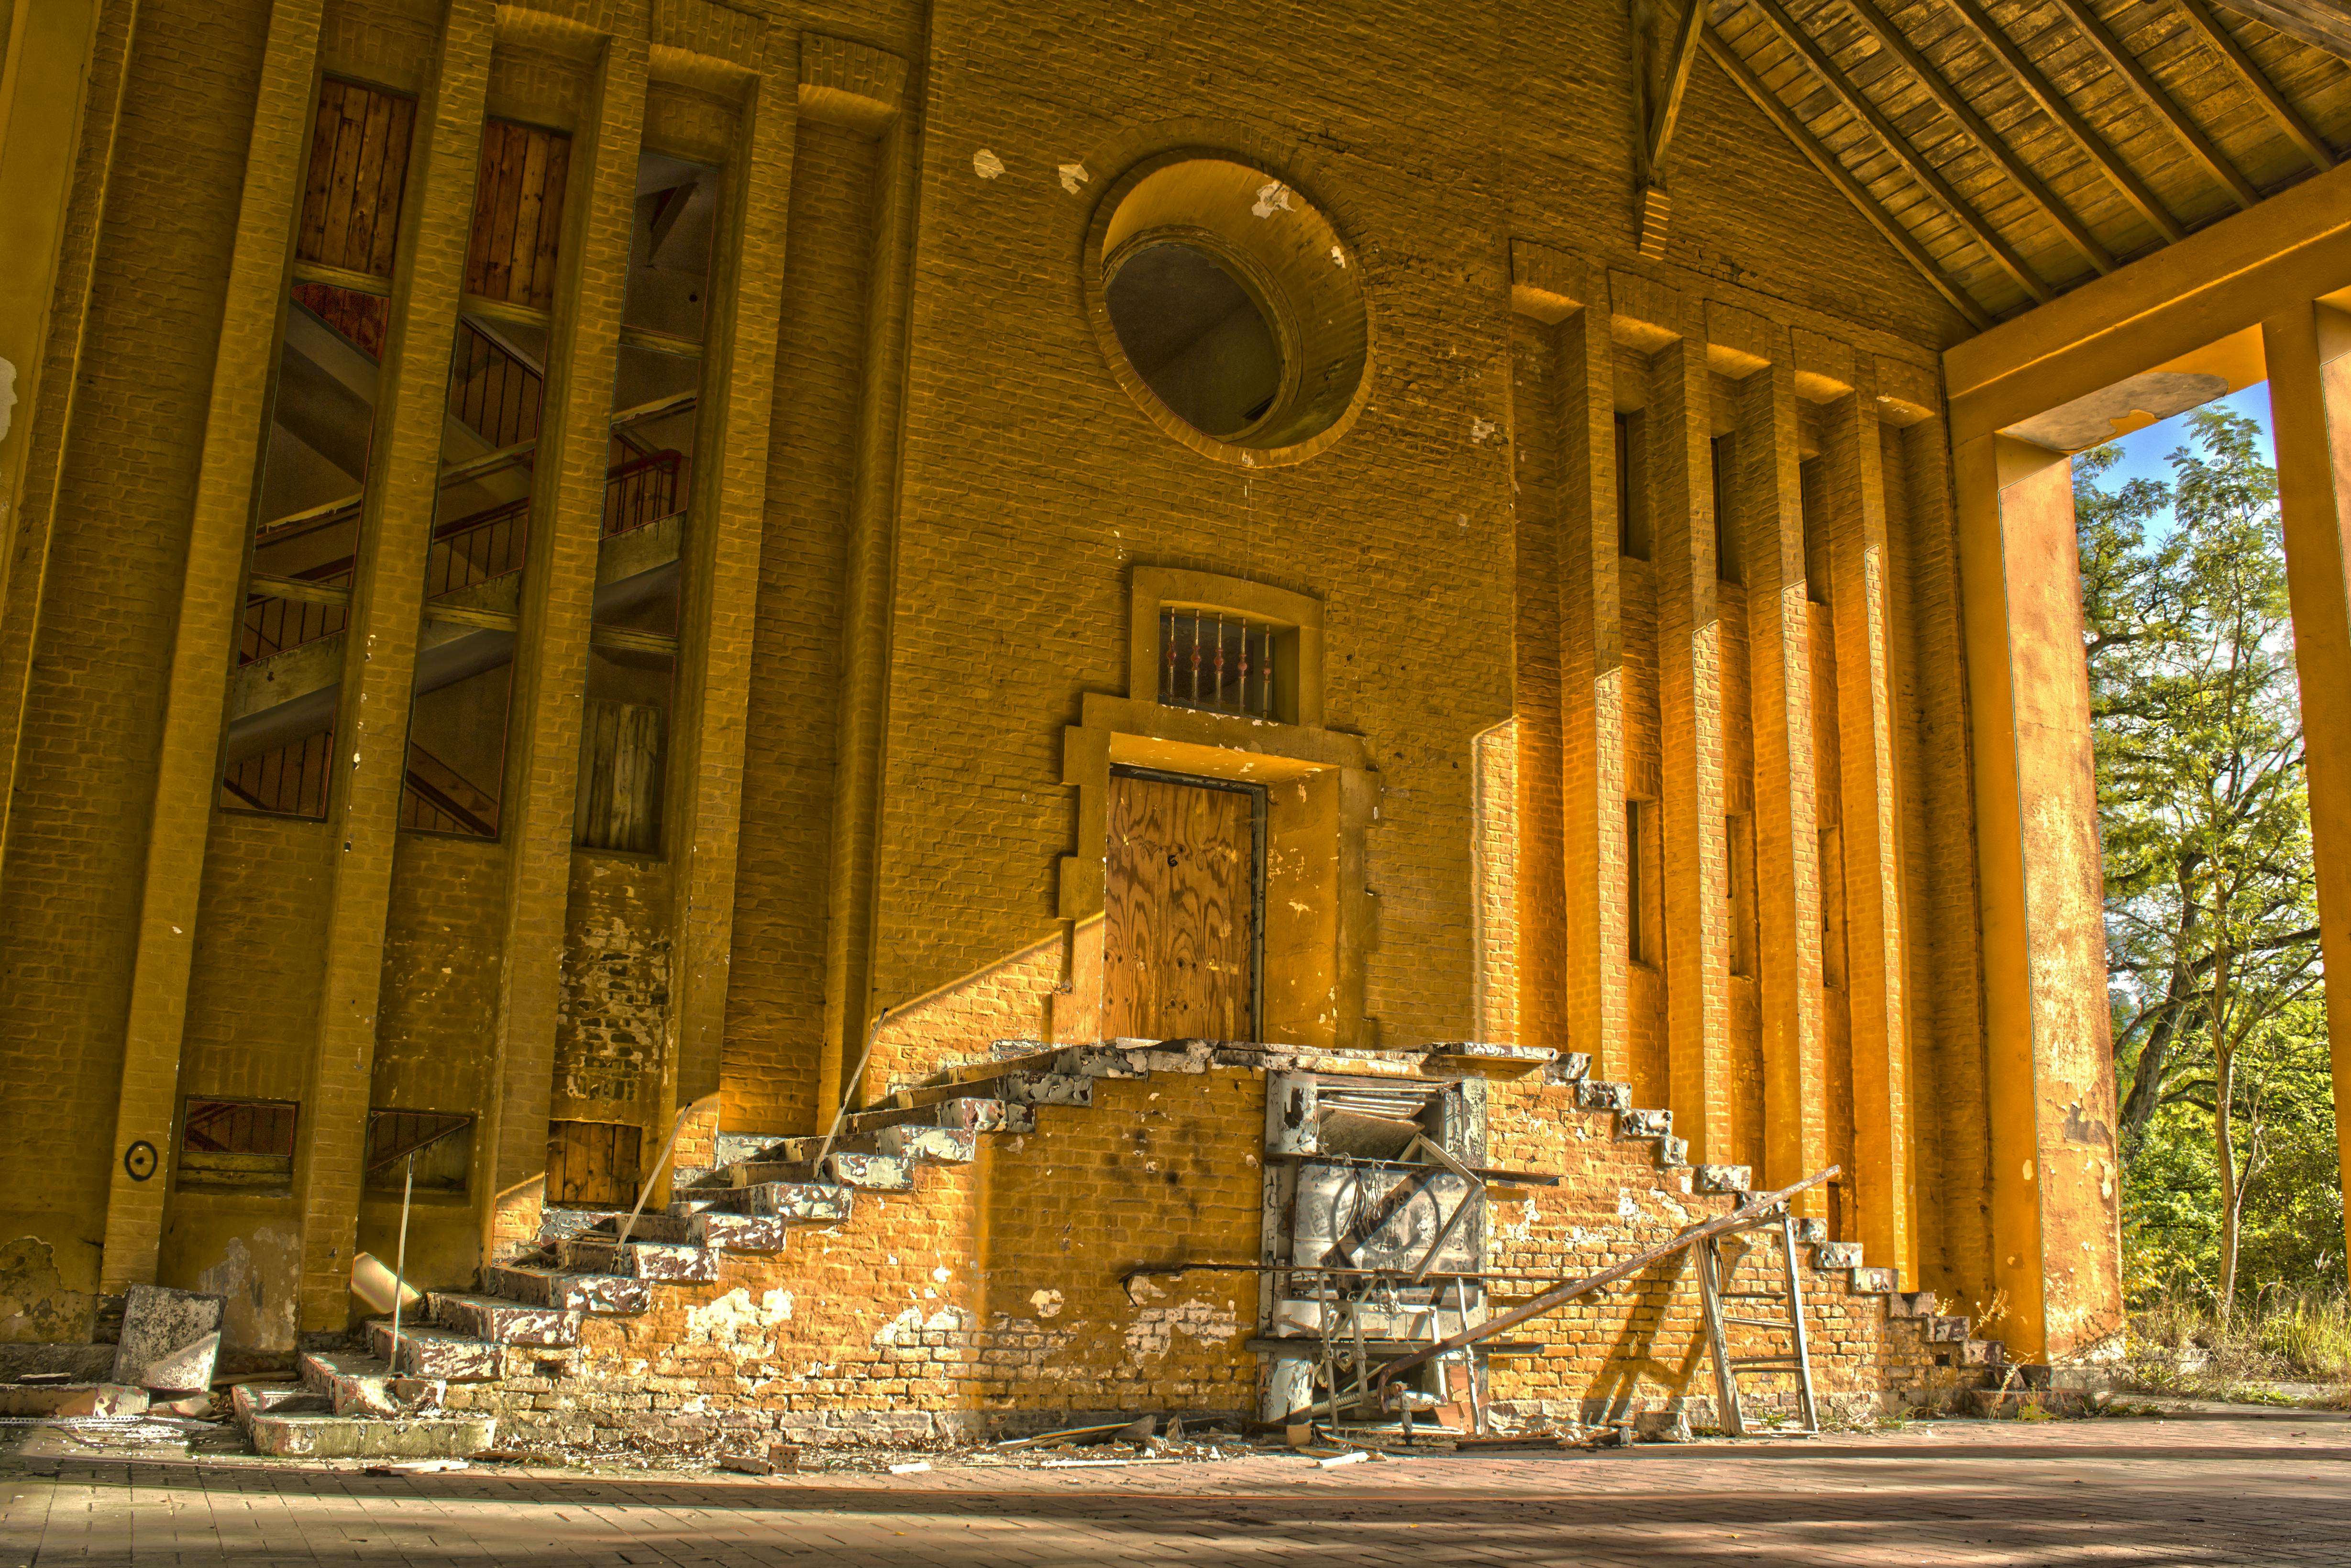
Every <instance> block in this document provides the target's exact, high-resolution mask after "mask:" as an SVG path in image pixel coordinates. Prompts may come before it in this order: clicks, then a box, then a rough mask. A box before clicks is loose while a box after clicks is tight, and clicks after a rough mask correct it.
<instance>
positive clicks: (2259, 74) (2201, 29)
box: [2179, 0, 2335, 174]
mask: <svg viewBox="0 0 2351 1568" xmlns="http://www.w3.org/2000/svg"><path fill="white" fill-rule="evenodd" d="M2179 12H2180V15H2182V16H2186V17H2187V18H2188V25H2189V27H2191V28H2193V29H2194V30H2195V31H2196V32H2197V33H2198V34H2199V36H2201V37H2202V38H2203V40H2204V41H2205V42H2206V43H2207V44H2210V46H2211V47H2213V48H2214V49H2215V50H2216V51H2218V52H2219V54H2220V57H2221V58H2222V59H2224V60H2226V61H2228V62H2229V64H2230V65H2231V66H2232V67H2234V68H2236V72H2237V75H2238V76H2240V77H2241V78H2244V83H2245V86H2246V87H2248V88H2250V89H2252V94H2253V96H2254V97H2255V98H2257V99H2261V103H2262V108H2263V109H2265V110H2268V111H2269V116H2270V118H2271V119H2272V120H2276V121H2277V123H2278V129H2280V130H2281V131H2284V132H2285V134H2286V140H2288V141H2292V142H2293V143H2294V145H2295V146H2296V147H2299V148H2301V149H2302V153H2303V156H2304V157H2305V158H2307V159H2309V160H2310V161H2311V162H2313V163H2314V164H2316V165H2317V166H2318V172H2320V173H2322V174H2324V173H2325V172H2327V171H2328V170H2329V169H2332V168H2334V167H2335V154H2334V152H2333V151H2332V150H2330V149H2329V148H2328V147H2327V145H2326V143H2325V141H2321V140H2320V139H2319V135H2318V132H2316V131H2313V130H2312V129H2311V128H2310V124H2309V122H2308V121H2306V120H2304V119H2303V118H2302V115H2301V114H2300V113H2299V112H2298V111H2296V110H2295V109H2294V105H2293V104H2291V103H2288V102H2287V101H2286V97H2285V94H2283V93H2282V92H2280V91H2279V90H2278V89H2277V84H2276V83H2274V82H2273V81H2271V80H2270V78H2269V77H2268V75H2267V74H2266V73H2264V72H2263V71H2262V68H2261V66H2260V65H2259V64H2258V63H2257V62H2256V61H2255V60H2254V59H2253V57H2252V56H2251V55H2249V54H2247V53H2246V52H2245V47H2244V46H2243V45H2242V44H2240V43H2238V42H2237V40H2236V38H2235V37H2234V36H2233V35H2231V33H2230V31H2229V29H2228V28H2226V27H2224V26H2221V25H2220V18H2219V17H2217V16H2213V15H2212V12H2211V10H2210V7H2208V6H2207V5H2205V4H2204V0H2179Z"/></svg>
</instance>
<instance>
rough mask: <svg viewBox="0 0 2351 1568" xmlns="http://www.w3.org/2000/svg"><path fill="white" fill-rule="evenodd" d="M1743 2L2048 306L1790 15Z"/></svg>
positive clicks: (1993, 237)
mask: <svg viewBox="0 0 2351 1568" xmlns="http://www.w3.org/2000/svg"><path fill="white" fill-rule="evenodd" d="M1748 3H1749V4H1750V5H1753V6H1754V7H1755V8H1756V9H1757V10H1759V11H1761V12H1762V13H1763V15H1764V16H1767V17H1769V18H1770V19H1771V25H1772V26H1775V27H1777V28H1778V29H1779V30H1780V32H1781V35H1782V37H1785V38H1786V39H1787V40H1788V42H1789V44H1790V45H1791V46H1792V47H1793V48H1794V49H1795V51H1796V52H1797V53H1798V54H1799V55H1802V57H1803V58H1804V63H1805V64H1806V65H1808V66H1810V67H1811V68H1812V70H1813V75H1814V76H1816V77H1818V78H1821V80H1822V81H1823V82H1824V83H1826V84H1827V85H1828V89H1829V90H1830V91H1831V92H1833V93H1834V94H1835V95H1836V96H1837V98H1838V99H1841V100H1842V101H1843V102H1844V106H1845V109H1846V110H1848V111H1849V112H1850V113H1852V114H1854V115H1855V116H1857V117H1859V118H1860V120H1862V122H1863V123H1864V124H1865V125H1867V126H1868V127H1869V129H1870V130H1871V131H1875V132H1876V135H1877V139H1878V140H1879V141H1883V142H1884V143H1886V151H1887V152H1891V153H1893V154H1894V156H1895V157H1896V158H1897V159H1899V160H1900V161H1901V162H1902V166H1903V167H1904V168H1906V169H1907V170H1909V171H1910V176H1911V178H1913V179H1915V180H1917V182H1918V183H1920V184H1921V185H1924V186H1926V187H1927V189H1928V191H1929V192H1931V193H1933V194H1934V196H1935V199H1936V200H1937V201H1938V202H1940V203H1942V204H1943V205H1944V206H1945V207H1946V208H1948V209H1949V212H1950V214H1951V215H1952V216H1953V217H1954V218H1956V219H1958V220H1959V226H1960V227H1962V228H1964V229H1966V230H1967V231H1968V233H1969V235H1970V236H1971V237H1972V238H1973V239H1974V240H1975V242H1976V243H1977V244H1978V245H1980V246H1983V248H1984V250H1985V251H1986V252H1987V253H1988V254H1989V255H1990V256H1991V258H1992V260H1994V261H1996V262H1998V263H1999V264H2000V267H2001V270H2002V271H2004V272H2006V273H2007V274H2008V275H2009V277H2012V278H2014V279H2015V280H2016V286H2017V287H2020V288H2022V289H2023V290H2024V292H2025V293H2027V294H2029V295H2031V296H2032V298H2034V299H2035V300H2036V301H2038V302H2040V303H2043V304H2046V303H2048V301H2049V299H2050V298H2051V291H2050V288H2049V286H2048V285H2047V284H2045V283H2043V282H2042V281H2041V279H2040V278H2039V277H2037V276H2035V274H2034V273H2033V271H2032V268H2031V267H2027V266H2025V265H2024V258H2023V257H2022V256H2019V255H2017V254H2016V252H2015V251H2013V250H2011V249H2010V248H2009V244H2008V242H2007V241H2006V240H2004V239H2002V238H2001V237H2000V231H1999V230H1997V229H1995V228H1994V227H1992V225H1991V222H1990V221H1989V220H1987V219H1986V218H1985V217H1984V215H1983V214H1981V213H1979V212H1977V211H1976V210H1975V208H1974V207H1972V206H1970V204H1968V200H1967V198H1966V197H1964V196H1962V195H1960V194H1959V193H1958V192H1957V191H1955V190H1953V189H1951V185H1950V182H1949V181H1948V180H1946V179H1944V178H1943V176H1942V174H1941V173H1940V172H1938V170H1937V169H1936V168H1935V166H1934V165H1933V164H1932V163H1929V162H1927V160H1926V159H1925V158H1924V157H1923V156H1922V155H1920V153H1919V152H1918V150H1917V148H1915V147H1913V146H1911V145H1910V143H1909V142H1908V141H1905V140H1903V136H1902V133H1901V132H1900V131H1897V130H1896V129H1895V127H1894V122H1893V121H1892V120H1887V119H1886V116H1885V115H1884V114H1883V113H1881V112H1879V110H1878V107H1877V105H1876V103H1874V102H1872V101H1871V100H1870V99H1869V97H1868V95H1867V94H1865V93H1864V92H1863V91H1862V90H1861V89H1860V88H1858V87H1856V86H1855V85H1854V82H1853V80H1852V78H1849V77H1847V76H1846V75H1845V74H1844V68H1842V67H1840V66H1839V65H1838V64H1837V63H1836V62H1835V61H1834V60H1833V59H1831V58H1829V56H1828V51H1827V50H1825V49H1823V48H1822V47H1821V46H1820V45H1819V43H1817V42H1816V41H1815V40H1814V39H1813V36H1812V35H1811V34H1810V33H1807V32H1805V31H1804V29H1803V28H1802V27H1800V26H1797V25H1796V20H1795V18H1794V17H1792V16H1789V15H1788V13H1787V11H1786V10H1785V9H1784V8H1782V5H1780V0H1748Z"/></svg>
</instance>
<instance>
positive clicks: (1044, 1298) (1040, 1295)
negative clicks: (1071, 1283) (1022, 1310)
mask: <svg viewBox="0 0 2351 1568" xmlns="http://www.w3.org/2000/svg"><path fill="white" fill-rule="evenodd" d="M1029 1305H1030V1306H1032V1307H1034V1308H1036V1309H1037V1315H1038V1316H1039V1317H1040V1318H1057V1317H1060V1316H1061V1291H1031V1292H1029Z"/></svg>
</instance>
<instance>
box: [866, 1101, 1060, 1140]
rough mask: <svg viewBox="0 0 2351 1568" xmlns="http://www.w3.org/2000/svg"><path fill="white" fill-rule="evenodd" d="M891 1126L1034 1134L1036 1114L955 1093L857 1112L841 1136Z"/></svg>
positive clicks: (1026, 1108)
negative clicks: (916, 1103) (917, 1103)
mask: <svg viewBox="0 0 2351 1568" xmlns="http://www.w3.org/2000/svg"><path fill="white" fill-rule="evenodd" d="M890 1127H952V1128H956V1129H958V1130H961V1131H964V1132H970V1133H1033V1132H1035V1131H1036V1130H1037V1113H1036V1112H1035V1111H1034V1110H1032V1109H1031V1108H1029V1106H1026V1105H1014V1104H1009V1103H1006V1102H1005V1101H1002V1100H996V1099H986V1098H982V1097H981V1096H978V1095H976V1094H958V1095H954V1096H950V1097H947V1098H945V1099H938V1100H930V1101H925V1102H924V1103H921V1104H919V1105H892V1106H883V1107H882V1108H880V1109H877V1110H872V1111H860V1112H858V1113H855V1114H854V1115H852V1116H849V1117H847V1118H846V1119H844V1120H843V1121H842V1123H841V1134H842V1135H843V1136H844V1137H864V1136H867V1135H870V1134H875V1133H880V1132H882V1131H883V1130H884V1129H886V1128H890Z"/></svg>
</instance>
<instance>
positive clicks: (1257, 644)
mask: <svg viewBox="0 0 2351 1568" xmlns="http://www.w3.org/2000/svg"><path fill="white" fill-rule="evenodd" d="M1276 630H1277V629H1276V628H1275V627H1274V626H1272V625H1270V624H1269V623H1267V622H1260V621H1255V620H1252V619H1250V618H1249V617H1248V616H1245V615H1237V614H1232V613H1229V612H1225V611H1221V610H1209V609H1207V608H1205V607H1200V606H1194V607H1189V608H1171V609H1163V610H1161V611H1160V612H1159V701H1160V702H1161V704H1163V705H1164V706H1169V707H1188V708H1195V709H1197V710H1199V711H1201V712H1204V713H1225V714H1234V715H1238V716H1244V717H1249V718H1262V719H1270V718H1272V717H1273V716H1274V711H1273V709H1274V673H1275V672H1274V665H1275V664H1276V662H1277V661H1276V657H1275V652H1274V634H1275V632H1276Z"/></svg>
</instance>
